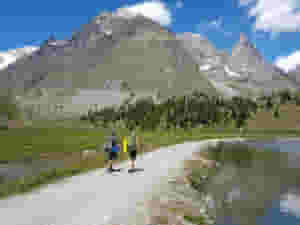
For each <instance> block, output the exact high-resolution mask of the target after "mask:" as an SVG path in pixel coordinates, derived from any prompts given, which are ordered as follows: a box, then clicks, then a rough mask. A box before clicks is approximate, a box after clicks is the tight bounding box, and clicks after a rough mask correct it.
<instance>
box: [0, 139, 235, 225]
mask: <svg viewBox="0 0 300 225" xmlns="http://www.w3.org/2000/svg"><path fill="white" fill-rule="evenodd" d="M228 140H229V139H228ZM216 141H217V140H209V141H201V142H187V143H183V144H178V145H175V146H170V147H162V148H160V149H158V150H156V151H154V152H148V153H145V155H143V156H139V157H138V158H137V167H142V168H143V169H144V171H143V172H137V173H133V174H129V173H128V172H127V170H128V168H129V162H128V161H126V162H123V163H121V164H120V165H119V167H120V168H123V170H122V171H121V172H120V173H115V174H114V175H112V174H108V173H107V172H106V170H105V169H98V170H95V171H92V172H88V173H86V174H82V175H78V176H74V177H70V178H66V179H64V180H62V181H60V182H58V183H55V184H50V185H48V186H45V187H43V188H41V189H39V190H36V191H34V192H31V193H28V194H25V195H18V196H14V197H10V198H8V199H5V200H1V201H0V215H1V221H4V224H5V225H101V224H128V223H129V221H130V224H131V225H132V221H133V220H132V217H134V216H135V215H136V212H137V210H143V208H144V205H145V202H146V201H147V200H149V199H151V197H152V196H153V194H157V193H160V192H162V191H164V190H166V189H167V187H168V179H170V178H172V177H176V176H179V175H180V174H181V173H182V166H183V160H184V159H187V158H188V157H191V156H192V153H193V152H196V151H199V150H201V149H204V148H205V146H207V145H208V144H210V143H212V144H213V143H216ZM146 223H147V222H146V221H145V223H144V224H146Z"/></svg>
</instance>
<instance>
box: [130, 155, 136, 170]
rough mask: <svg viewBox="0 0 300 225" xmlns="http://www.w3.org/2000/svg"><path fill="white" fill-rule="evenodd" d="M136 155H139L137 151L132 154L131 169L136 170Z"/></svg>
mask: <svg viewBox="0 0 300 225" xmlns="http://www.w3.org/2000/svg"><path fill="white" fill-rule="evenodd" d="M136 154H137V152H136V150H133V151H131V152H130V159H131V169H135V160H136Z"/></svg>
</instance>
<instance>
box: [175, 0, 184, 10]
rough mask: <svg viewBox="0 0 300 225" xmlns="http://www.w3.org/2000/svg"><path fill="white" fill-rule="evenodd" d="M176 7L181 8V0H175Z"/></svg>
mask: <svg viewBox="0 0 300 225" xmlns="http://www.w3.org/2000/svg"><path fill="white" fill-rule="evenodd" d="M176 8H178V9H181V8H183V1H182V0H177V1H176Z"/></svg>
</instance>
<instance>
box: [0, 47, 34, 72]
mask: <svg viewBox="0 0 300 225" xmlns="http://www.w3.org/2000/svg"><path fill="white" fill-rule="evenodd" d="M37 50H38V47H35V46H25V47H23V48H17V49H13V50H8V51H6V52H0V70H2V69H5V68H6V67H7V66H8V65H9V64H12V63H14V62H15V61H16V60H17V59H19V58H22V57H25V56H28V55H31V54H32V53H33V52H35V51H37Z"/></svg>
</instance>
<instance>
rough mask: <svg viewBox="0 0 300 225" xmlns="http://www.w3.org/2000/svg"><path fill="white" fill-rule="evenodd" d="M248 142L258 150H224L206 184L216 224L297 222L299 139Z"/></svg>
mask: <svg viewBox="0 0 300 225" xmlns="http://www.w3.org/2000/svg"><path fill="white" fill-rule="evenodd" d="M248 144H249V145H250V146H255V147H258V148H259V149H260V150H259V151H248V150H245V151H244V152H243V154H241V151H236V150H235V151H234V150H232V151H229V152H227V151H225V152H226V153H224V154H225V156H224V155H223V156H222V157H223V158H222V160H223V166H222V169H221V170H220V171H219V172H218V174H217V175H216V176H214V177H212V179H211V180H210V181H209V183H208V184H207V185H206V188H205V190H206V191H205V192H206V193H207V194H209V195H210V196H211V197H212V198H213V199H214V202H215V204H214V205H215V206H214V210H215V212H214V213H215V215H216V217H217V225H256V224H257V225H269V224H272V225H282V224H289V225H296V224H300V141H299V140H298V141H295V140H288V141H287V140H277V141H270V142H259V141H255V142H254V141H251V142H248ZM261 149H263V150H261ZM242 151H243V150H242Z"/></svg>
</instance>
